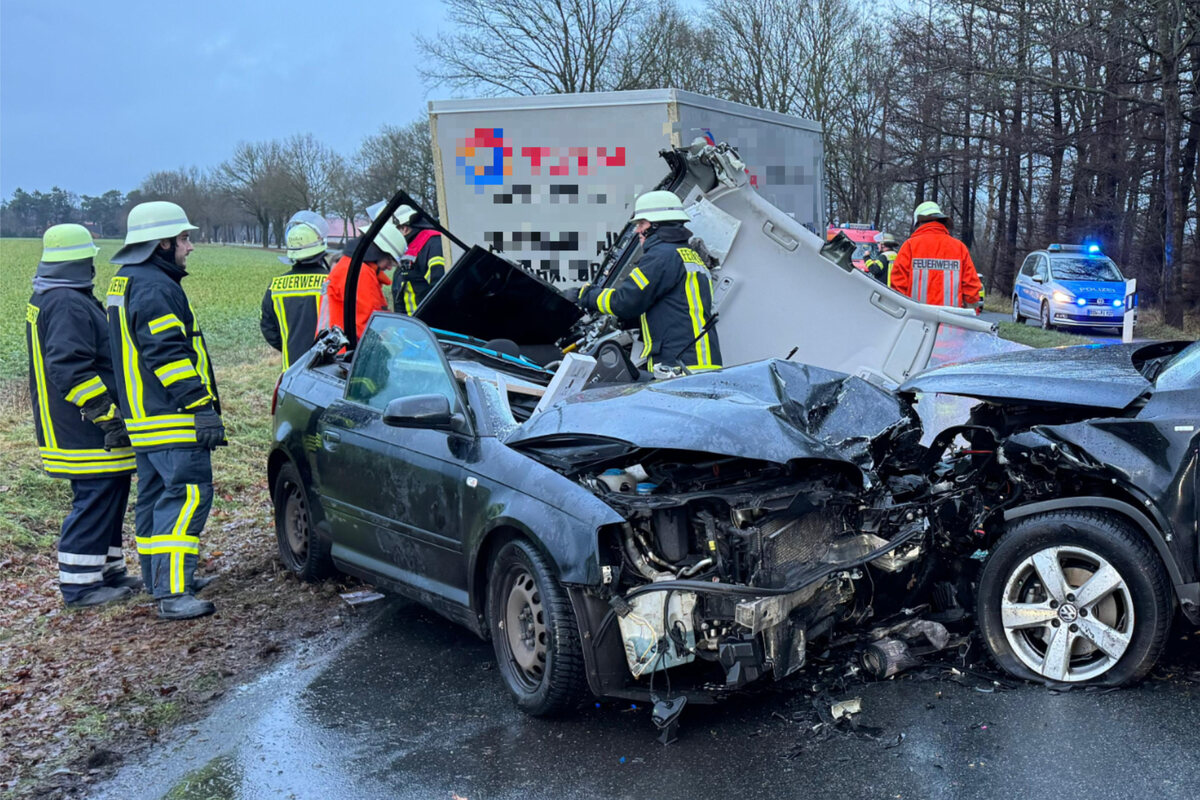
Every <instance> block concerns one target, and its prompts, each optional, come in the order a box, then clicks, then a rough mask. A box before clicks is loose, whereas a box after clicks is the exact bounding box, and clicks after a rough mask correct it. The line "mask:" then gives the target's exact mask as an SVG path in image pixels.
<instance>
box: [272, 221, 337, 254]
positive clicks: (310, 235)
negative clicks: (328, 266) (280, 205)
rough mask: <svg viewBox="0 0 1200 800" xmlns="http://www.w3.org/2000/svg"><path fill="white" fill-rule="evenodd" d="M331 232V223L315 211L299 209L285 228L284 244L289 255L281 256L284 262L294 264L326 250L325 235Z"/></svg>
mask: <svg viewBox="0 0 1200 800" xmlns="http://www.w3.org/2000/svg"><path fill="white" fill-rule="evenodd" d="M328 234H329V223H328V222H326V221H325V218H324V217H322V216H321V215H320V214H317V213H315V212H313V211H297V212H296V213H295V214H293V215H292V218H291V219H290V220H288V224H287V227H286V228H284V235H283V238H284V245H285V247H286V248H287V255H284V256H280V257H279V260H280V261H282V262H283V263H284V264H293V263H295V262H297V261H304V260H305V259H307V258H312V257H314V256H319V255H320V254H321V253H324V252H325V237H326V236H327V235H328Z"/></svg>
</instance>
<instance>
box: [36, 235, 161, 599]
mask: <svg viewBox="0 0 1200 800" xmlns="http://www.w3.org/2000/svg"><path fill="white" fill-rule="evenodd" d="M97 252H99V248H97V247H96V246H95V245H94V244H93V243H92V235H91V234H90V233H88V230H87V228H85V227H83V226H82V225H55V226H53V227H51V228H49V229H48V230H47V231H46V233H45V235H44V236H43V237H42V259H41V261H40V262H39V263H38V265H37V272H36V275H35V277H34V279H33V296H32V297H30V298H29V305H28V307H27V308H26V312H25V320H26V326H25V334H26V344H27V345H28V349H29V395H30V400H31V403H32V407H33V429H34V435H35V436H36V437H37V443H38V450H39V452H40V454H41V458H42V468H43V469H44V470H45V471H46V474H47V475H49V476H50V477H52V478H66V479H67V480H69V481H70V482H71V495H72V500H71V510H70V512H69V513H68V514H67V517H66V519H64V520H63V524H62V534H61V535H60V537H59V540H58V583H59V588H60V589H61V591H62V596H63V601H64V602H65V603H66V604H67V606H69V607H71V608H81V607H85V606H101V605H105V604H107V603H111V602H114V601H116V600H121V599H123V598H126V597H129V596H131V595H132V594H133V593H134V592H135V591H138V590H140V589H141V588H142V582H141V580H140V579H138V578H136V577H134V576H132V575H129V574H128V573H127V571H126V569H125V557H124V555H123V553H122V550H121V526H122V524H123V522H124V520H125V507H126V505H127V504H128V502H129V484H130V476H131V475H132V473H133V470H134V466H135V464H134V457H133V450H131V449H130V447H129V436H128V434H127V433H126V432H125V425H124V423H123V422H122V421H121V414H120V412H119V411H118V410H117V407H116V405H115V404H114V402H113V396H114V387H116V386H117V383H116V380H115V379H114V377H113V365H112V358H111V356H110V354H109V345H108V327H107V324H106V322H105V319H104V308H103V306H101V305H100V302H99V301H98V300H96V298H95V296H94V295H93V294H92V290H93V285H92V283H93V281H94V280H95V275H96V270H95V267H94V266H93V264H92V259H93V258H94V257H95V255H96V253H97Z"/></svg>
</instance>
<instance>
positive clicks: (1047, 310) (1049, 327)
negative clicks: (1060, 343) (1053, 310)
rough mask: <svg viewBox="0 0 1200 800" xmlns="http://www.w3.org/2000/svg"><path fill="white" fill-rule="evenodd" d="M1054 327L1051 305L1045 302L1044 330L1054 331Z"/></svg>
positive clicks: (1043, 312)
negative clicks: (1051, 317) (1051, 319)
mask: <svg viewBox="0 0 1200 800" xmlns="http://www.w3.org/2000/svg"><path fill="white" fill-rule="evenodd" d="M1053 329H1054V325H1053V323H1051V322H1050V304H1049V303H1047V302H1046V301H1045V300H1043V301H1042V330H1044V331H1048V330H1053Z"/></svg>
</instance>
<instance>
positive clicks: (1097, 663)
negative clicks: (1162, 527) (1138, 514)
mask: <svg viewBox="0 0 1200 800" xmlns="http://www.w3.org/2000/svg"><path fill="white" fill-rule="evenodd" d="M978 602H979V605H978V618H979V630H980V634H981V635H982V637H983V640H984V643H985V644H986V646H987V648H988V650H989V651H990V653H991V655H992V657H993V658H994V659H995V661H996V663H998V664H999V665H1000V667H1002V668H1003V669H1004V670H1005V671H1007V672H1009V673H1010V674H1012V675H1015V676H1016V677H1018V678H1024V679H1026V680H1035V681H1051V682H1054V683H1094V684H1100V685H1105V686H1120V685H1123V684H1127V683H1131V682H1133V681H1136V680H1139V679H1141V678H1143V677H1145V675H1146V673H1148V672H1149V671H1150V669H1151V667H1153V666H1154V663H1155V662H1156V661H1157V660H1158V657H1159V655H1160V654H1161V653H1162V649H1163V647H1164V645H1165V644H1166V639H1167V634H1168V632H1169V630H1170V626H1171V614H1172V599H1171V589H1170V586H1169V584H1168V582H1167V576H1166V574H1165V572H1164V570H1163V567H1162V562H1161V560H1160V559H1159V556H1158V554H1157V553H1156V552H1155V550H1154V548H1153V547H1152V546H1151V545H1150V543H1149V542H1148V541H1146V539H1145V537H1144V536H1142V535H1141V534H1140V533H1139V532H1138V531H1136V530H1134V529H1133V528H1132V527H1131V526H1130V525H1129V524H1127V523H1126V522H1124V521H1123V520H1121V519H1119V518H1116V517H1112V516H1108V515H1105V514H1099V513H1096V512H1093V511H1085V510H1074V509H1072V510H1066V511H1054V512H1050V513H1046V514H1038V515H1035V516H1031V517H1027V518H1025V519H1022V520H1020V521H1019V522H1017V523H1016V524H1015V525H1014V526H1013V527H1012V529H1011V530H1010V531H1009V532H1008V533H1007V534H1005V535H1004V537H1003V538H1002V539H1001V540H1000V542H999V543H998V544H997V545H996V547H995V548H994V549H993V551H992V553H991V555H990V556H989V557H988V560H987V562H986V563H985V564H984V567H983V572H982V574H981V575H980V580H979V600H978Z"/></svg>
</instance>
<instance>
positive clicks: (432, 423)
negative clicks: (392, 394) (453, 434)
mask: <svg viewBox="0 0 1200 800" xmlns="http://www.w3.org/2000/svg"><path fill="white" fill-rule="evenodd" d="M464 422H465V420H464V419H463V417H462V415H461V414H454V413H452V412H451V411H450V400H449V399H447V398H446V396H445V395H442V394H418V395H413V396H412V397H397V398H396V399H395V400H392V401H391V402H389V403H388V404H387V408H385V409H384V410H383V424H384V425H390V426H392V427H393V428H429V429H433V430H443V431H449V430H458V429H459V428H461V427H462V425H463V423H464Z"/></svg>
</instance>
